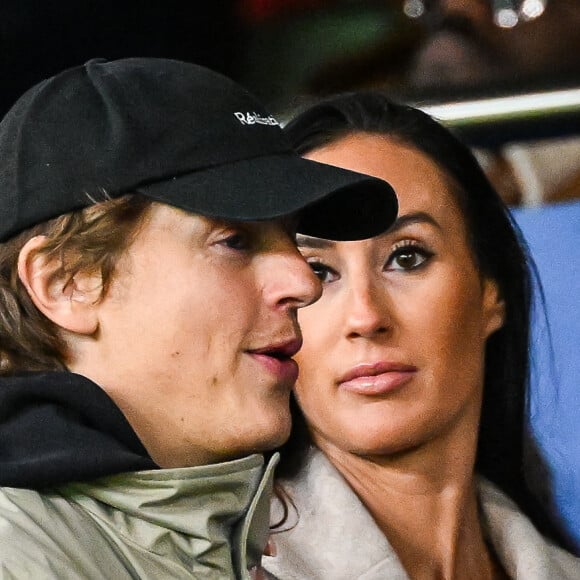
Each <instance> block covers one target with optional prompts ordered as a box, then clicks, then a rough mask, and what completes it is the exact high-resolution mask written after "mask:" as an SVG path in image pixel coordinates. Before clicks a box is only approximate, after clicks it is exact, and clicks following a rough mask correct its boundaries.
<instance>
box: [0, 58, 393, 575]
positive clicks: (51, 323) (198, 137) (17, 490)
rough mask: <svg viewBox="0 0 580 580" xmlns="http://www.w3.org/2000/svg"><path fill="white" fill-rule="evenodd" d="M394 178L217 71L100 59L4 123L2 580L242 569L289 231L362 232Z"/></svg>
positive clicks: (259, 498) (0, 153)
mask: <svg viewBox="0 0 580 580" xmlns="http://www.w3.org/2000/svg"><path fill="white" fill-rule="evenodd" d="M395 211H396V202H395V200H394V196H393V192H392V190H391V188H390V186H389V185H388V184H386V183H384V182H382V181H380V180H376V179H372V178H369V177H366V176H362V175H358V174H355V173H351V172H346V171H339V170H337V169H335V168H331V167H329V166H324V165H318V164H314V163H312V162H308V161H305V160H302V159H300V158H299V157H298V156H297V155H295V154H294V153H293V152H292V151H291V150H290V147H289V146H288V144H287V142H286V141H285V140H284V138H283V136H282V132H281V130H280V127H279V126H278V124H277V122H276V120H275V119H274V118H273V117H272V116H271V115H269V114H268V113H267V112H266V111H265V110H264V109H263V108H262V106H261V105H260V104H259V103H258V102H257V101H256V100H255V99H254V98H253V97H252V96H251V95H249V94H248V93H247V92H246V91H245V90H243V89H242V88H241V87H239V86H238V85H236V84H235V83H233V82H232V81H230V80H229V79H227V78H225V77H222V76H221V75H218V74H216V73H214V72H212V71H209V70H207V69H204V68H201V67H197V66H195V65H192V64H186V63H182V62H178V61H170V60H162V59H125V60H119V61H113V62H105V61H90V62H88V63H87V64H85V65H84V66H80V67H76V68H73V69H70V70H67V71H65V72H63V73H61V74H59V75H56V76H55V77H53V78H50V79H48V80H46V81H43V82H42V83H40V84H38V85H37V86H35V87H33V88H32V89H30V90H29V91H28V92H27V93H26V94H25V95H24V96H23V97H21V99H20V100H19V101H17V103H16V104H15V105H14V107H13V108H12V109H11V110H10V111H9V112H8V114H7V115H6V117H5V118H4V120H3V121H2V123H1V124H0V373H1V374H2V375H3V376H2V378H1V379H0V441H1V443H0V485H2V486H3V488H2V491H1V492H0V570H1V574H0V576H1V577H2V578H18V579H21V578H55V579H56V578H58V579H59V580H63V579H68V578H70V579H73V578H75V579H78V578H83V579H85V578H91V579H92V578H94V579H97V578H115V579H123V578H192V577H195V578H201V577H203V578H220V579H222V578H248V577H249V572H248V570H249V569H252V568H254V569H255V568H256V566H258V565H259V561H260V555H261V553H262V551H263V547H264V544H265V541H266V537H267V533H268V530H267V522H268V513H267V503H268V491H269V489H270V486H271V483H270V479H271V472H272V469H273V466H274V463H275V460H274V461H271V462H270V464H269V465H268V467H267V468H266V469H264V466H263V459H262V456H261V455H258V453H260V452H262V451H266V450H269V449H273V448H274V447H276V446H277V445H279V444H280V443H282V442H283V441H284V439H285V438H286V436H287V435H288V432H289V427H290V419H289V409H288V397H289V391H290V388H291V387H292V385H293V383H294V381H295V379H296V376H297V367H296V363H295V362H294V361H293V360H292V356H293V355H294V354H295V353H296V352H297V350H298V349H299V348H300V344H301V337H300V331H299V328H298V325H297V322H296V311H297V309H298V308H300V307H302V306H306V305H307V304H309V303H311V302H312V301H314V300H315V299H316V298H317V296H318V295H319V292H320V289H319V287H318V284H317V282H316V280H315V278H314V276H313V274H312V272H311V271H310V270H309V267H308V265H307V264H306V263H305V262H304V261H303V260H302V258H301V257H300V255H299V253H298V252H297V249H296V247H295V244H294V235H293V234H294V231H295V228H296V227H298V229H299V230H300V231H303V232H304V233H308V234H310V235H318V236H320V237H331V238H336V237H338V238H345V237H346V239H349V238H359V237H367V236H371V235H374V234H376V233H378V232H380V231H382V230H384V229H385V228H386V227H388V225H389V223H390V221H391V220H392V219H393V217H394V213H395Z"/></svg>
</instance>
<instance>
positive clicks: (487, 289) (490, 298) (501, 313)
mask: <svg viewBox="0 0 580 580" xmlns="http://www.w3.org/2000/svg"><path fill="white" fill-rule="evenodd" d="M483 318H484V320H483V330H484V335H485V337H486V338H488V337H489V336H491V335H492V334H493V333H494V332H495V331H496V330H499V329H500V328H501V327H502V326H503V325H504V323H505V301H504V299H503V298H502V297H501V296H500V292H499V288H498V287H497V282H496V281H495V280H491V279H489V278H485V279H484V281H483Z"/></svg>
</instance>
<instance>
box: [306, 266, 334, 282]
mask: <svg viewBox="0 0 580 580" xmlns="http://www.w3.org/2000/svg"><path fill="white" fill-rule="evenodd" d="M308 265H309V266H310V267H311V268H312V271H313V272H314V275H315V276H316V277H317V278H318V279H319V280H320V281H321V282H322V283H323V284H328V283H329V282H334V281H335V280H338V273H337V272H336V271H335V270H333V269H332V268H330V267H329V266H326V265H325V264H323V263H322V262H308Z"/></svg>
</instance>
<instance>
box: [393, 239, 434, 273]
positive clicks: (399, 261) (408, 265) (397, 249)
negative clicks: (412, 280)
mask: <svg viewBox="0 0 580 580" xmlns="http://www.w3.org/2000/svg"><path fill="white" fill-rule="evenodd" d="M433 255H434V254H433V252H431V251H430V250H427V248H425V247H423V246H422V245H421V244H419V243H417V242H415V241H413V240H403V241H401V242H398V243H397V244H395V246H394V248H393V250H392V252H391V254H390V255H389V257H388V259H387V261H386V263H385V267H384V270H385V271H403V272H409V271H412V270H417V269H419V268H421V267H423V266H425V265H426V264H427V262H428V261H429V260H430V259H431V258H432V257H433Z"/></svg>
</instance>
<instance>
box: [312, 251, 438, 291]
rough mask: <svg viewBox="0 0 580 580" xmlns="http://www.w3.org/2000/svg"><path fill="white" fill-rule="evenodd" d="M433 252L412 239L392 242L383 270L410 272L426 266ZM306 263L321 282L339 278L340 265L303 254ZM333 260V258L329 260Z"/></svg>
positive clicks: (326, 282) (327, 282) (334, 280)
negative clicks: (331, 264) (336, 266)
mask: <svg viewBox="0 0 580 580" xmlns="http://www.w3.org/2000/svg"><path fill="white" fill-rule="evenodd" d="M434 255H435V254H434V252H432V251H431V250H428V249H427V248H426V247H425V246H423V245H422V244H420V243H419V242H416V241H414V240H403V241H401V242H397V243H396V244H394V245H393V246H392V247H391V249H390V250H389V252H388V256H387V258H386V261H384V262H383V266H382V271H383V272H402V273H405V272H407V273H410V272H414V271H418V270H420V269H421V268H423V267H424V266H426V265H427V264H428V262H429V260H430V259H431V258H432V257H433V256H434ZM305 258H306V261H307V262H308V265H309V266H310V267H311V268H312V271H313V272H314V274H315V275H316V276H317V278H318V279H319V280H320V281H321V282H322V283H323V284H331V283H332V282H336V281H337V280H339V279H340V278H341V270H342V267H338V268H334V267H332V266H330V265H329V264H328V261H325V260H323V259H321V258H319V257H314V256H305ZM330 261H331V262H333V261H334V260H332V259H331V260H330Z"/></svg>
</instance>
